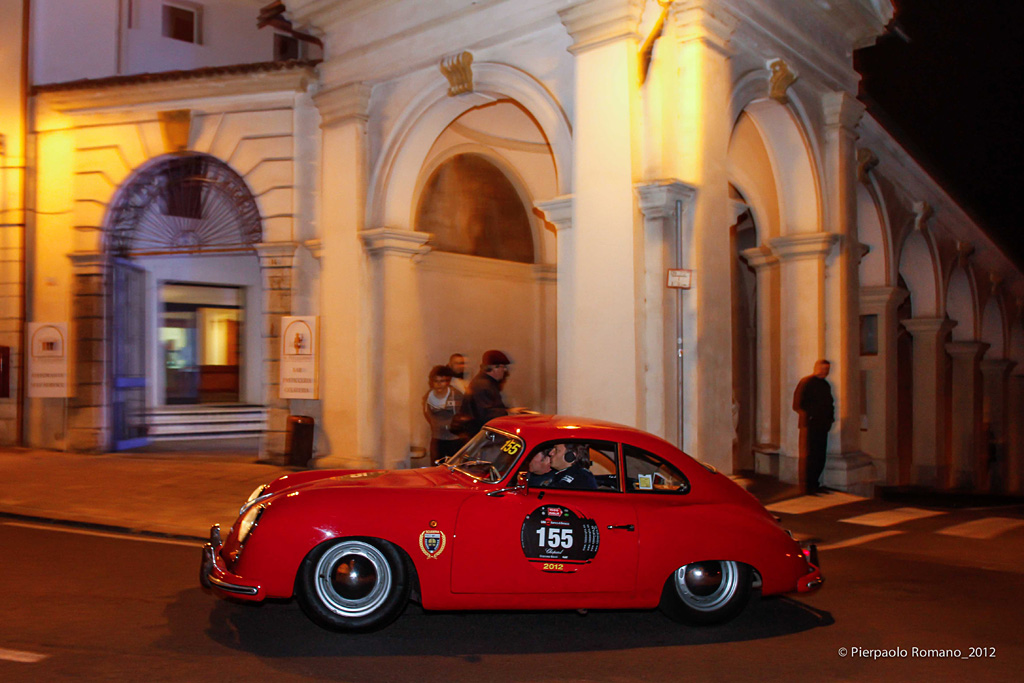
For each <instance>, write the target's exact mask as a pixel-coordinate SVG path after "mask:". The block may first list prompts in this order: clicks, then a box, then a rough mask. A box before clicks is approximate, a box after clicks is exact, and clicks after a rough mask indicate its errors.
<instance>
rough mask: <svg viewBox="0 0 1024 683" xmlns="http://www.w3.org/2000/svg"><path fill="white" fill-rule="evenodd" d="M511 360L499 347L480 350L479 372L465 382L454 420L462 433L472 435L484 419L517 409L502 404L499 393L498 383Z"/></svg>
mask: <svg viewBox="0 0 1024 683" xmlns="http://www.w3.org/2000/svg"><path fill="white" fill-rule="evenodd" d="M511 362H512V361H510V360H509V359H508V356H506V355H505V354H504V353H502V352H501V351H498V350H495V349H491V350H490V351H487V352H486V353H484V356H483V360H482V361H481V363H480V372H478V373H477V375H476V377H474V378H473V381H471V382H470V383H469V387H468V389H467V390H466V396H465V398H463V400H462V408H461V410H460V411H459V419H457V420H456V424H459V425H460V430H461V434H462V435H463V436H466V437H472V436H474V435H476V433H477V432H479V431H480V430H481V429H482V428H483V426H484V425H485V424H486V423H487V421H488V420H493V419H494V418H496V417H503V416H505V415H508V414H509V413H510V412H511V413H516V412H518V411H516V410H515V409H513V410H511V411H510V410H509V409H508V408H507V407H505V400H504V399H503V398H502V397H501V387H502V385H503V384H504V383H505V379H506V378H507V377H508V373H509V370H508V366H509V364H510V363H511Z"/></svg>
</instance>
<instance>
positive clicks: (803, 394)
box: [793, 359, 835, 494]
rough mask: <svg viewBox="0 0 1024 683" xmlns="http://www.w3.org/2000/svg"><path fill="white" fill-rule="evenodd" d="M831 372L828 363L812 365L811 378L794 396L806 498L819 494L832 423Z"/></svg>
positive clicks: (808, 377)
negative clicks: (798, 424)
mask: <svg viewBox="0 0 1024 683" xmlns="http://www.w3.org/2000/svg"><path fill="white" fill-rule="evenodd" d="M830 369H831V364H830V363H829V362H828V361H827V360H825V359H822V360H819V361H818V362H817V363H815V364H814V374H812V375H809V376H807V377H804V378H803V379H802V380H800V384H798V385H797V386H796V392H794V394H793V410H795V411H797V412H798V413H799V414H800V447H801V451H803V453H801V460H803V461H804V482H805V492H806V493H809V494H815V493H818V492H820V491H821V488H822V486H821V482H820V479H821V473H822V472H823V471H824V470H825V449H826V446H827V445H828V432H829V430H830V429H832V423H833V422H834V421H835V402H834V401H833V399H832V385H831V384H829V383H828V380H826V379H825V378H826V377H828V371H829V370H830Z"/></svg>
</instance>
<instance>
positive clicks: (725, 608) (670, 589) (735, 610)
mask: <svg viewBox="0 0 1024 683" xmlns="http://www.w3.org/2000/svg"><path fill="white" fill-rule="evenodd" d="M750 583H751V574H750V567H748V566H747V565H745V564H742V563H740V562H733V561H731V560H722V561H718V560H715V561H710V562H694V563H692V564H688V565H685V566H683V567H680V568H679V569H677V570H675V571H674V572H672V576H670V577H669V579H668V581H666V582H665V589H664V590H663V591H662V594H661V605H660V607H661V610H662V611H663V612H664V613H665V614H667V615H668V616H669V617H671V618H672V619H674V620H676V621H679V622H682V623H684V624H718V623H721V622H724V621H728V620H730V619H732V618H733V617H735V616H736V615H737V614H739V613H740V612H741V611H742V610H743V607H744V606H745V605H746V604H747V599H748V598H749V597H750Z"/></svg>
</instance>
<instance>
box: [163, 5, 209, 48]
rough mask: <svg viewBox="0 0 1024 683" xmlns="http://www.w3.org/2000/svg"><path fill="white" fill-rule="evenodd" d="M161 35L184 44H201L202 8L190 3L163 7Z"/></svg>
mask: <svg viewBox="0 0 1024 683" xmlns="http://www.w3.org/2000/svg"><path fill="white" fill-rule="evenodd" d="M163 35H164V36H165V37H167V38H173V39H174V40H181V41H184V42H186V43H195V44H196V45H199V44H201V43H202V42H203V41H202V35H203V34H202V8H201V7H200V6H199V5H193V4H191V3H181V4H173V5H170V4H165V5H164V6H163Z"/></svg>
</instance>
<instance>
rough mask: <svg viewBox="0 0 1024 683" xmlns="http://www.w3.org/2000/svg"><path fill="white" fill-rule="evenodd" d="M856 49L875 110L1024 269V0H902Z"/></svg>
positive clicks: (864, 87) (864, 95)
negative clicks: (882, 30)
mask: <svg viewBox="0 0 1024 683" xmlns="http://www.w3.org/2000/svg"><path fill="white" fill-rule="evenodd" d="M894 4H895V5H896V12H897V13H896V19H897V21H898V24H899V25H900V27H901V28H902V29H903V31H904V32H905V33H906V34H907V35H908V36H909V38H910V42H909V43H907V42H904V41H903V40H901V39H900V38H899V37H897V36H896V35H895V33H893V32H890V33H889V34H888V35H886V36H884V37H882V38H880V39H879V41H878V42H877V44H876V45H875V46H873V47H870V48H865V49H863V50H859V51H858V52H857V53H856V54H855V62H856V66H857V70H858V71H859V72H860V73H861V74H862V75H863V77H864V80H863V82H862V83H861V99H862V100H863V101H864V102H865V103H866V104H867V105H868V111H870V112H871V113H872V114H873V115H874V116H875V118H876V119H878V121H879V122H880V123H881V124H882V125H883V126H884V127H885V128H886V129H887V130H888V131H889V132H890V133H892V134H893V136H894V137H895V138H896V139H897V140H899V141H900V143H901V144H902V145H903V146H904V147H906V148H907V149H908V150H909V151H910V152H911V153H912V154H913V155H914V157H915V158H916V159H917V161H918V162H919V163H920V164H921V165H922V166H923V167H924V168H925V169H926V170H927V171H928V172H929V173H930V174H931V175H932V177H933V178H935V179H936V180H937V181H938V182H939V183H940V184H941V185H942V186H943V187H944V188H945V189H946V190H947V191H948V192H949V193H950V195H952V196H953V198H954V199H956V200H957V201H958V202H959V203H960V204H961V206H962V207H963V208H964V209H965V210H966V211H967V212H968V213H969V214H971V215H972V216H973V217H974V218H975V219H976V220H977V221H978V223H979V224H980V225H981V226H982V227H983V228H984V229H985V230H986V231H987V232H988V234H989V235H990V236H991V237H992V239H993V240H994V241H995V242H996V243H997V244H1000V245H1001V246H1002V247H1003V248H1004V249H1005V250H1006V251H1007V253H1008V255H1009V256H1010V257H1011V258H1013V259H1014V260H1015V261H1016V263H1017V264H1018V267H1021V268H1022V269H1024V225H1022V221H1021V217H1022V215H1024V213H1022V210H1021V205H1020V204H1019V203H1018V201H1016V198H1017V197H1018V196H1019V195H1018V193H1019V192H1021V190H1022V186H1021V183H1022V182H1024V177H1022V173H1021V155H1022V154H1024V149H1022V147H1024V144H1022V140H1024V132H1022V130H1021V126H1022V125H1024V124H1022V123H1021V121H1022V119H1024V116H1022V114H1021V107H1022V104H1024V97H1022V94H1024V93H1022V88H1024V82H1022V81H1024V0H894Z"/></svg>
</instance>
